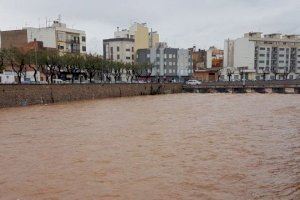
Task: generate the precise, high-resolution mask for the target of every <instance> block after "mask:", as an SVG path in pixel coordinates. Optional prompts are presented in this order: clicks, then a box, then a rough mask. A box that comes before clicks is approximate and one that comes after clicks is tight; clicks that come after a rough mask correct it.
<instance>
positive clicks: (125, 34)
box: [114, 23, 159, 53]
mask: <svg viewBox="0 0 300 200" xmlns="http://www.w3.org/2000/svg"><path fill="white" fill-rule="evenodd" d="M114 36H115V38H130V39H134V52H135V53H136V52H137V50H138V49H147V48H150V47H154V46H155V45H156V44H157V43H159V34H158V33H157V32H153V31H152V30H151V31H149V28H148V27H147V24H146V23H134V24H133V25H132V26H131V27H130V28H129V29H123V30H119V28H118V30H117V31H116V32H115V34H114Z"/></svg>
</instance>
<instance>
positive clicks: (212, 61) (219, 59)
mask: <svg viewBox="0 0 300 200" xmlns="http://www.w3.org/2000/svg"><path fill="white" fill-rule="evenodd" d="M223 59H224V51H223V50H221V49H218V48H216V47H210V48H209V49H208V50H207V52H206V68H207V69H211V68H220V67H223Z"/></svg>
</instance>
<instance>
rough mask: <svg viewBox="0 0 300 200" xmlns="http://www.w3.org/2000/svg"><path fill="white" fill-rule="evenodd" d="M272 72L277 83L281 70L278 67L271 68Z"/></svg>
mask: <svg viewBox="0 0 300 200" xmlns="http://www.w3.org/2000/svg"><path fill="white" fill-rule="evenodd" d="M271 72H272V73H273V74H274V76H275V81H276V80H277V75H278V74H279V70H278V68H277V67H272V68H271Z"/></svg>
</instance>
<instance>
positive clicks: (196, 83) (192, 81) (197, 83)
mask: <svg viewBox="0 0 300 200" xmlns="http://www.w3.org/2000/svg"><path fill="white" fill-rule="evenodd" d="M186 84H187V85H201V84H202V82H201V81H197V80H188V81H187V82H186Z"/></svg>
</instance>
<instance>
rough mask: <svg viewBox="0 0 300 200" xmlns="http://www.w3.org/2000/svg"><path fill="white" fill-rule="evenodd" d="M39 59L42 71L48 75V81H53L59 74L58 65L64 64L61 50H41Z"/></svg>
mask: <svg viewBox="0 0 300 200" xmlns="http://www.w3.org/2000/svg"><path fill="white" fill-rule="evenodd" d="M39 60H40V62H39V64H40V65H41V68H42V72H43V73H44V74H45V76H46V81H47V82H48V83H49V82H50V83H53V79H54V77H55V76H57V75H58V66H59V65H62V59H61V57H60V55H59V52H58V51H56V50H51V51H43V52H40V55H39ZM49 78H50V79H49Z"/></svg>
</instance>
